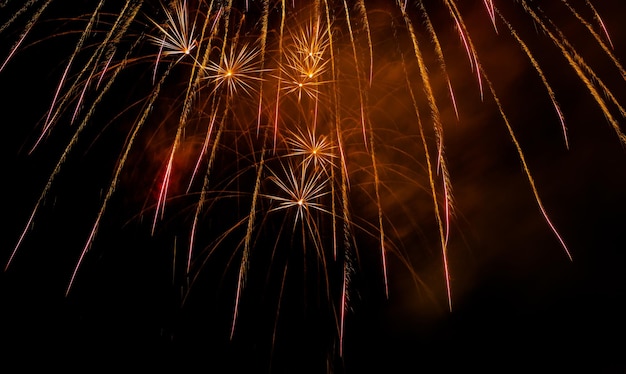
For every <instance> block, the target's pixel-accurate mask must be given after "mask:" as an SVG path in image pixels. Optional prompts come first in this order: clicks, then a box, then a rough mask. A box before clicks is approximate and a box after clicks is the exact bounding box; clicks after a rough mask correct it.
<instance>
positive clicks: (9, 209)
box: [0, 1, 626, 373]
mask: <svg viewBox="0 0 626 374" xmlns="http://www.w3.org/2000/svg"><path fill="white" fill-rule="evenodd" d="M581 3H582V2H581ZM583 5H584V4H583ZM598 10H599V11H600V12H601V14H602V15H603V17H604V18H603V19H604V21H605V23H606V25H607V27H608V28H609V30H610V31H611V36H612V37H613V43H614V45H615V51H614V52H615V54H616V55H617V56H618V58H620V57H622V58H623V57H624V56H626V54H625V50H624V48H626V46H625V45H624V40H626V39H625V38H626V35H625V34H624V32H625V31H624V29H623V27H622V23H623V20H622V18H623V15H624V14H625V13H624V10H625V8H624V5H622V3H621V2H618V1H613V2H605V3H603V4H601V5H598ZM1 11H2V10H1V9H0V12H1ZM3 18H5V17H3ZM486 26H487V27H486V30H489V27H488V26H489V25H488V24H487V25H486ZM500 33H501V34H502V35H506V30H505V29H504V28H503V27H502V28H501V29H500ZM0 35H7V32H6V31H5V34H0ZM11 35H12V37H11V38H9V39H10V40H11V42H10V43H12V41H13V40H14V36H15V34H11ZM502 37H504V36H502ZM10 43H9V44H10ZM478 43H479V44H480V43H481V42H480V41H479V42H478ZM485 43H487V41H486V42H485ZM508 43H511V41H510V40H509V42H508ZM483 47H484V46H483ZM577 47H579V48H582V49H583V50H585V48H587V45H586V44H584V43H581V44H578V45H577ZM455 48H459V50H460V52H459V55H458V56H460V57H459V58H465V57H464V56H463V54H462V53H463V51H462V49H461V48H460V45H459V44H458V40H457V44H455ZM7 49H8V44H7V45H4V46H3V49H2V50H3V52H5V55H6V51H7ZM68 50H71V46H70V47H68V46H58V49H56V48H50V47H42V46H36V47H33V48H31V49H30V50H27V51H25V52H23V53H18V54H17V55H16V56H15V57H14V59H13V60H11V61H10V63H9V64H8V65H7V67H6V68H5V70H4V71H2V72H1V73H0V87H2V92H3V99H2V101H1V103H0V109H1V110H2V113H3V117H2V134H4V135H2V137H3V147H2V160H3V161H4V162H3V172H2V175H3V177H2V180H3V183H2V189H3V193H2V196H3V198H4V199H3V200H4V204H3V213H4V219H3V224H2V233H3V234H2V235H1V238H2V239H1V243H2V254H3V258H8V256H9V254H10V253H11V251H12V249H13V247H14V245H15V243H16V241H17V239H18V237H19V233H20V232H21V230H22V229H23V225H24V223H25V222H26V221H27V219H28V215H29V214H30V209H31V208H32V204H33V203H34V202H35V201H36V198H37V197H38V196H39V193H40V191H41V188H42V186H43V185H44V184H45V181H46V180H47V178H48V176H49V173H50V170H52V167H53V165H54V163H55V162H56V160H57V159H56V157H57V156H56V155H58V154H59V151H60V149H62V147H64V145H65V144H61V145H57V146H55V145H54V144H52V145H49V144H47V145H46V146H45V148H46V149H48V150H49V153H46V152H44V151H39V152H35V153H33V154H32V155H27V153H26V151H27V150H26V149H25V148H24V146H26V145H28V144H29V143H27V142H25V139H32V138H29V136H32V135H31V131H33V130H34V125H33V124H34V123H36V121H37V120H38V119H39V118H40V116H41V114H42V113H44V112H45V111H46V110H47V109H48V105H49V103H50V101H49V98H50V94H51V90H52V87H55V82H56V79H58V72H59V65H56V64H54V63H51V61H56V60H55V58H56V57H58V56H63V54H64V53H67V51H68ZM506 51H507V50H506V48H504V49H498V48H497V47H496V46H494V47H493V53H486V56H487V57H486V58H485V62H484V64H485V66H486V69H487V70H488V71H492V72H493V77H495V78H493V80H494V82H495V85H496V86H497V85H498V82H499V81H498V80H497V77H499V74H500V73H501V71H500V70H503V71H504V70H508V69H509V68H508V67H507V66H508V64H510V62H509V61H508V56H507V55H506ZM450 53H453V52H450ZM498 56H500V57H498ZM556 56H557V57H558V55H556ZM555 60H556V59H555ZM591 60H592V61H594V62H596V61H595V57H593V56H592V57H591ZM622 60H623V59H622ZM464 63H465V61H464ZM546 64H547V65H548V66H550V68H548V69H549V71H550V75H549V77H550V78H553V79H554V81H556V82H558V83H560V86H559V87H560V90H559V93H560V96H559V101H560V102H561V104H562V105H563V111H564V113H565V115H566V120H567V121H568V126H569V135H570V148H569V150H568V149H565V147H564V146H563V143H562V139H561V138H560V133H559V132H558V126H557V125H556V121H555V120H554V115H553V112H552V108H551V107H550V104H549V101H548V100H547V98H546V96H545V94H544V93H542V94H538V93H537V92H541V91H534V90H536V89H537V87H536V86H532V87H531V85H530V84H529V83H528V81H527V80H526V79H525V78H524V77H525V75H523V74H520V75H518V76H516V75H514V74H513V75H511V76H510V77H509V78H505V84H506V85H508V87H506V88H507V89H506V90H505V91H506V92H507V93H506V94H505V95H504V97H505V99H503V101H505V100H506V98H509V99H510V100H511V101H508V104H509V106H508V108H509V109H510V112H508V113H507V114H508V115H509V116H510V120H511V122H512V123H513V124H514V125H515V126H516V128H517V129H518V130H519V134H520V142H521V143H522V144H523V146H524V147H525V149H527V151H528V153H527V154H528V161H529V164H530V165H531V168H532V170H533V172H534V173H535V174H534V175H535V178H536V181H537V185H538V188H539V190H540V192H541V195H542V199H543V202H544V203H545V205H546V208H547V210H548V211H549V213H550V216H551V218H552V219H553V221H554V222H555V224H556V225H557V227H558V229H559V232H560V233H561V234H562V236H563V238H564V239H565V241H566V242H567V243H568V248H569V250H570V251H571V253H572V257H573V260H572V261H570V260H569V259H568V257H567V255H566V254H565V253H564V251H563V250H562V248H561V247H560V246H559V243H558V241H557V240H556V239H555V237H554V235H553V234H552V232H551V231H550V230H549V228H548V227H547V225H546V223H545V221H544V220H543V218H542V216H541V214H540V212H539V210H538V209H537V205H536V202H535V201H534V200H533V196H532V194H531V193H530V189H529V187H528V184H527V181H526V180H525V177H524V175H523V173H522V172H521V170H520V165H519V159H517V158H516V155H515V153H514V151H513V149H512V148H511V143H510V138H508V136H507V134H506V132H505V128H504V127H503V126H504V125H503V124H502V122H501V120H500V119H499V117H498V115H497V112H496V113H495V114H493V113H491V114H484V115H482V114H480V113H482V112H481V109H480V107H475V106H472V104H467V105H466V106H464V105H463V104H460V105H461V107H462V114H461V117H463V115H464V114H463V113H465V116H466V117H465V118H466V119H467V121H466V122H465V123H464V124H459V125H456V124H455V125H454V126H456V127H454V128H453V129H452V130H450V132H449V138H448V141H449V143H448V144H449V145H448V157H449V160H450V165H451V168H452V169H451V174H452V180H453V185H454V186H455V193H456V198H457V204H458V217H459V218H458V224H459V226H460V227H461V230H460V231H462V233H457V236H456V238H455V239H453V240H454V241H453V245H452V246H451V248H452V249H451V252H450V258H451V260H450V261H451V263H450V265H451V269H452V270H451V271H452V295H453V296H452V297H453V305H452V311H449V310H447V305H446V303H445V297H444V296H443V295H441V290H442V288H441V287H442V286H441V284H436V285H434V286H432V287H433V291H432V292H433V294H434V296H432V295H430V296H429V295H428V294H427V293H424V294H419V295H418V296H416V292H415V288H414V286H413V285H412V284H411V281H410V280H409V279H408V276H407V272H406V270H405V269H404V267H403V265H402V264H401V263H400V262H399V261H395V260H394V259H391V260H390V274H391V275H390V283H389V285H390V293H389V297H388V298H387V297H385V295H384V290H383V288H382V285H381V278H380V274H378V273H376V274H374V275H372V276H369V275H368V274H366V275H363V279H362V280H361V281H360V285H361V286H362V288H361V289H360V290H359V293H358V294H359V299H358V300H355V301H354V306H353V309H352V311H351V313H350V314H349V316H348V319H347V321H348V322H347V326H346V333H345V340H344V351H343V357H342V358H340V359H338V358H336V357H335V353H334V352H335V349H336V347H333V346H332V343H330V342H331V341H332V339H327V338H326V336H327V335H328V334H329V333H330V334H331V335H332V329H331V330H330V331H328V330H327V329H328V328H327V327H325V326H324V325H323V324H320V325H316V324H315V323H314V322H312V321H318V319H316V316H305V317H300V319H298V320H297V321H294V322H293V323H290V324H289V326H293V329H291V330H288V331H286V332H284V333H283V334H284V335H283V336H279V338H281V339H278V340H277V343H276V344H275V346H273V347H272V346H271V344H269V341H270V339H268V332H269V333H271V322H272V318H273V316H272V315H271V313H270V315H267V316H263V317H260V318H258V319H255V318H248V319H243V322H242V325H241V326H240V327H238V334H236V335H235V338H234V339H233V340H232V341H230V340H229V339H228V332H229V329H230V317H229V316H230V313H232V295H233V294H232V292H231V291H232V289H228V288H225V289H222V290H218V291H213V293H210V295H209V296H208V297H207V298H206V299H203V298H202V297H198V298H194V299H193V300H191V301H190V304H189V305H187V306H186V307H185V308H182V309H181V308H179V302H178V300H179V299H178V297H177V290H176V289H172V286H171V279H170V277H171V268H170V267H171V258H170V256H171V249H172V246H173V239H172V237H171V236H168V235H166V234H159V233H157V234H156V235H154V236H151V235H150V232H149V228H148V226H149V225H148V224H147V223H146V222H143V223H141V222H137V220H130V223H129V224H127V225H124V224H120V223H119V222H117V223H116V222H114V220H109V221H106V223H105V224H104V226H103V227H102V228H101V234H100V236H99V237H98V239H97V240H96V241H95V243H94V248H96V249H94V253H95V254H94V255H93V256H92V260H91V262H90V263H89V265H87V266H85V268H84V270H83V271H81V273H80V277H79V281H78V282H77V284H76V286H75V288H74V289H73V291H72V293H71V294H70V295H69V296H68V297H65V296H64V292H65V287H66V286H67V281H68V279H69V275H70V274H71V271H72V269H73V265H74V263H75V259H76V254H77V253H78V252H79V250H80V248H82V247H81V246H82V245H83V244H84V241H85V238H86V236H87V235H88V232H89V230H90V228H91V224H92V217H93V215H94V212H96V211H97V209H98V207H99V206H98V199H97V198H96V197H97V196H98V194H99V193H101V191H100V190H99V189H98V187H96V188H93V186H106V185H107V183H108V178H109V177H110V174H109V172H108V170H109V169H106V170H107V172H106V173H103V172H102V169H101V166H102V165H111V161H114V160H115V158H116V156H117V155H116V154H113V155H110V156H109V157H110V159H109V160H106V159H105V160H102V157H103V156H102V153H98V152H95V151H94V152H91V153H89V152H87V150H88V149H89V148H85V149H83V153H84V154H92V153H93V154H96V155H97V156H91V157H93V158H89V157H90V156H86V158H85V159H84V160H83V161H82V162H84V163H85V164H89V163H93V164H91V165H93V167H90V168H87V169H86V168H78V167H77V170H79V172H77V173H79V175H77V173H73V170H72V169H71V167H68V168H67V169H63V171H62V172H61V173H60V176H59V177H60V178H59V186H57V187H55V188H54V189H53V190H52V193H51V194H50V197H49V198H48V199H47V203H46V205H45V206H44V208H42V210H41V211H40V213H39V215H38V216H37V219H36V223H35V226H34V228H33V231H32V232H31V233H30V234H29V235H28V236H27V238H26V240H25V243H24V245H23V248H21V249H20V251H19V252H18V256H17V257H16V259H15V261H14V263H13V264H12V265H11V267H9V269H8V270H6V271H5V272H4V273H2V274H1V275H0V277H1V278H0V279H1V284H0V286H1V290H0V291H1V296H2V304H1V305H2V317H1V319H0V329H1V334H0V336H1V337H2V341H3V346H4V348H2V350H1V351H0V352H2V353H0V357H2V361H3V364H2V365H3V367H5V368H6V367H8V366H6V365H9V364H8V362H14V363H15V364H16V365H17V366H16V367H19V368H29V367H31V366H44V367H47V368H50V369H52V368H57V369H60V370H63V369H70V368H77V369H79V370H80V371H82V372H90V371H95V370H96V369H98V368H100V367H111V369H118V368H119V370H122V369H126V368H129V367H134V368H135V369H137V371H148V370H151V369H166V368H168V369H170V370H171V371H174V372H243V371H244V370H247V371H246V372H258V373H263V372H269V371H270V370H275V371H276V372H290V373H302V372H324V371H326V370H327V367H331V368H333V370H334V371H335V372H346V373H360V372H364V371H370V370H371V371H374V370H375V371H381V372H389V373H395V372H423V373H439V372H470V371H471V372H503V373H506V372H522V371H523V372H527V371H529V372H589V373H623V372H624V370H626V355H625V352H626V346H625V344H624V339H623V337H624V333H626V331H625V330H624V321H623V315H624V313H625V312H626V310H625V308H624V306H623V303H624V301H625V300H624V296H625V294H624V291H625V286H626V279H625V274H626V267H625V265H626V261H625V255H624V249H625V248H626V247H625V244H626V240H625V239H624V232H625V228H626V227H625V224H626V218H625V214H624V212H626V196H625V194H624V191H625V190H626V189H625V188H626V178H625V177H626V154H625V153H624V149H623V146H622V145H621V144H620V143H619V140H618V138H617V137H616V136H615V134H614V133H613V131H612V130H611V128H610V126H609V125H608V123H607V121H606V120H605V118H604V117H603V114H602V113H601V112H600V111H599V110H598V109H597V106H596V104H595V103H594V102H593V100H592V98H591V96H590V95H589V93H588V91H586V90H585V87H584V86H583V85H582V84H581V83H580V82H579V81H577V80H576V79H577V78H576V77H575V76H573V75H571V73H569V72H565V71H566V70H567V69H569V67H568V66H567V63H566V61H565V60H564V59H561V60H559V61H554V66H551V64H552V62H546ZM594 66H598V68H597V69H598V71H599V72H604V70H605V69H606V70H607V71H609V70H610V71H611V74H607V75H606V77H607V78H606V79H607V82H609V84H610V85H611V87H615V92H616V96H617V98H618V100H620V101H621V102H623V101H624V100H623V98H624V97H626V90H625V89H624V88H625V86H626V84H625V83H624V80H623V78H620V76H619V74H617V73H614V67H612V66H611V63H610V62H609V61H604V60H602V59H600V58H598V61H597V65H594ZM462 68H463V69H468V67H467V66H466V65H462ZM453 69H454V70H455V71H456V68H453ZM489 69H491V70H489ZM510 69H513V67H510ZM521 70H523V69H521ZM50 71H54V72H55V74H51V73H50ZM525 71H526V72H528V71H530V73H531V74H532V70H529V69H528V68H526V70H525ZM561 73H562V75H561ZM459 74H460V73H459ZM463 74H466V73H463ZM453 76H454V73H453ZM465 76H467V74H466V75H465ZM504 76H507V74H504ZM506 79H508V81H506ZM471 84H473V83H471ZM460 91H463V89H460ZM471 92H472V95H475V89H474V91H471ZM540 95H544V96H540ZM460 96H462V94H460ZM460 101H462V100H460ZM468 101H471V99H468ZM511 103H516V104H517V105H515V104H511ZM485 105H486V106H487V105H488V104H485ZM492 109H493V108H492ZM463 110H464V111H463ZM547 116H549V118H550V120H546V119H545V118H546V117H547ZM619 120H620V121H621V122H622V123H623V122H624V121H623V118H619ZM548 126H551V127H553V128H552V129H551V130H546V128H547V127H548ZM554 128H556V129H554ZM35 131H36V130H35ZM60 131H68V132H70V133H71V132H72V131H73V129H72V128H71V127H70V128H66V130H63V129H62V130H60ZM98 144H104V145H105V147H106V144H107V138H104V139H100V140H98ZM89 146H92V145H89ZM94 147H96V146H94ZM50 155H52V157H51V156H50ZM109 167H110V166H109ZM61 177H63V178H61ZM89 186H91V187H92V188H89ZM120 189H121V191H119V194H120V195H121V194H123V192H124V191H125V190H124V187H121V188H120ZM85 201H92V202H93V205H91V206H90V204H91V203H84V202H85ZM121 205H122V208H123V204H121ZM68 206H69V207H71V208H70V209H68ZM122 208H120V207H118V208H113V209H112V211H111V212H110V213H108V216H112V217H115V216H116V214H119V217H122V218H121V219H122V220H123V221H124V222H123V223H125V222H126V220H129V219H130V215H129V214H128V212H124V211H123V209H122ZM115 209H120V210H119V212H118V211H116V210H115ZM107 225H108V226H107ZM434 267H436V266H435V265H433V266H432V268H434ZM432 268H429V267H428V266H427V267H424V268H423V269H424V270H425V275H424V277H425V279H434V280H436V282H440V281H442V280H441V279H440V278H437V276H436V275H433V274H435V273H437V271H440V269H439V270H433V269H432ZM216 279H217V278H216ZM265 312H267V311H265ZM288 312H289V309H286V310H284V311H282V312H281V313H285V314H288ZM286 318H288V317H286ZM321 319H322V320H323V318H321ZM259 321H261V322H262V323H263V324H265V325H263V324H262V325H259V324H258V323H259ZM268 322H269V328H268V325H267V324H268ZM129 365H130V366H129ZM270 368H271V369H270ZM3 371H4V370H3ZM9 371H10V370H6V372H9ZM17 371H23V370H17Z"/></svg>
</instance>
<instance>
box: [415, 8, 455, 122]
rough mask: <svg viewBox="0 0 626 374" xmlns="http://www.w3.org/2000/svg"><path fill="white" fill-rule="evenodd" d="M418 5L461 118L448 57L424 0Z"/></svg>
mask: <svg viewBox="0 0 626 374" xmlns="http://www.w3.org/2000/svg"><path fill="white" fill-rule="evenodd" d="M418 6H419V8H420V10H421V14H422V18H424V22H425V24H426V29H427V30H428V33H429V34H430V39H431V40H432V42H433V43H434V44H435V53H436V54H437V60H438V61H439V66H440V67H441V71H442V72H443V75H444V78H445V80H446V82H447V84H448V91H449V92H450V99H451V100H452V106H453V107H454V114H455V115H456V118H457V119H458V118H459V109H458V108H457V105H456V99H455V96H454V91H453V89H452V82H450V76H449V75H448V68H447V67H446V59H445V58H444V56H443V49H442V48H441V43H440V42H439V37H438V36H437V33H436V32H435V28H434V26H433V24H432V22H431V20H430V17H429V16H428V11H426V7H425V6H424V2H423V1H421V0H420V1H419V2H418Z"/></svg>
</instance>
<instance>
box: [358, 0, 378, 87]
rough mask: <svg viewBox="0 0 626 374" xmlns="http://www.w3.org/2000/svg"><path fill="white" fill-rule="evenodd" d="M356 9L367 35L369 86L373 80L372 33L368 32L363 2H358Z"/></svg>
mask: <svg viewBox="0 0 626 374" xmlns="http://www.w3.org/2000/svg"><path fill="white" fill-rule="evenodd" d="M358 7H359V9H360V10H361V20H362V21H363V27H364V28H365V33H366V34H367V46H368V48H369V54H370V73H369V84H370V86H371V85H372V80H373V79H374V47H373V46H372V32H371V30H370V22H369V19H368V17H367V9H366V8H365V0H359V3H358Z"/></svg>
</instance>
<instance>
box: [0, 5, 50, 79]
mask: <svg viewBox="0 0 626 374" xmlns="http://www.w3.org/2000/svg"><path fill="white" fill-rule="evenodd" d="M51 2H52V0H48V1H46V2H45V3H44V4H43V5H42V6H41V7H40V8H39V9H38V10H37V12H36V13H35V14H34V15H33V16H32V17H31V19H30V21H28V24H27V25H26V28H25V29H24V31H23V32H22V35H20V37H19V39H18V40H17V42H15V44H13V47H12V48H11V52H9V55H8V56H7V58H6V59H5V60H4V62H3V63H2V65H0V72H1V71H2V70H3V69H4V67H5V66H6V64H7V63H8V62H9V60H10V59H11V58H12V57H13V55H14V54H15V52H17V50H18V49H19V47H20V45H22V42H23V41H24V39H26V35H28V33H29V32H30V30H31V29H32V28H33V26H34V25H35V24H36V23H37V20H38V19H39V17H41V14H42V13H43V11H44V10H45V9H46V8H47V7H48V5H50V3H51ZM28 6H30V5H29V4H25V5H24V7H23V8H22V9H24V8H26V7H28ZM24 10H25V9H24ZM18 13H19V12H18ZM11 22H12V20H10V21H9V22H7V24H5V25H4V26H3V28H4V27H8V24H9V23H11Z"/></svg>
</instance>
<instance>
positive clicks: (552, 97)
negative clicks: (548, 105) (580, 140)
mask: <svg viewBox="0 0 626 374" xmlns="http://www.w3.org/2000/svg"><path fill="white" fill-rule="evenodd" d="M496 12H497V14H498V16H499V17H500V20H501V21H502V22H503V23H504V24H505V25H506V26H507V27H508V28H509V31H510V32H511V35H512V36H513V37H514V38H515V40H517V42H518V43H519V45H520V46H521V47H522V50H523V51H524V53H526V56H527V57H528V59H530V62H531V64H532V65H533V67H534V68H535V71H536V72H537V74H539V78H541V81H542V82H543V85H544V86H545V88H546V90H547V91H548V95H549V96H550V100H551V101H552V106H553V107H554V110H555V111H556V114H557V116H558V117H559V121H560V122H561V129H562V131H563V139H564V141H565V147H566V148H568V149H569V139H568V136H567V127H566V126H565V117H564V116H563V112H562V111H561V107H560V106H559V104H558V102H557V101H556V95H555V94H554V90H552V87H551V86H550V83H548V79H547V78H546V76H545V74H544V73H543V70H542V69H541V67H540V66H539V62H537V60H536V59H535V57H534V55H533V54H532V52H531V51H530V49H529V48H528V46H527V45H526V43H524V41H523V40H522V39H521V38H520V37H519V35H518V34H517V32H516V31H515V30H514V29H513V26H512V25H511V24H510V23H509V22H508V21H507V20H506V19H505V18H504V16H502V14H501V13H500V11H499V10H498V9H496Z"/></svg>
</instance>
